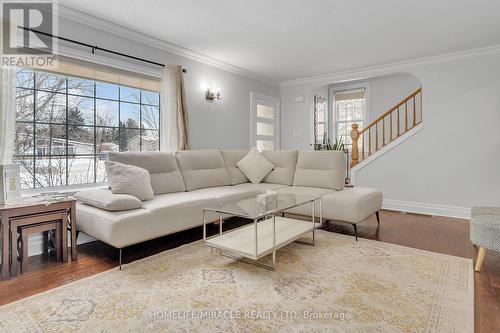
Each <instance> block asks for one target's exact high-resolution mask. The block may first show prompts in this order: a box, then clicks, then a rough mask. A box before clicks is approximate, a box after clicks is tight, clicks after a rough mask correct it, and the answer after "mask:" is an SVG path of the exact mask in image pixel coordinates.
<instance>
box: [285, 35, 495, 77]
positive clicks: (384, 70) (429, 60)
mask: <svg viewBox="0 0 500 333" xmlns="http://www.w3.org/2000/svg"><path fill="white" fill-rule="evenodd" d="M496 53H500V44H498V45H493V46H487V47H482V48H476V49H470V50H466V51H460V52H453V53H444V54H440V55H436V56H430V57H423V58H416V59H411V60H404V61H399V62H393V63H388V64H384V65H377V66H368V67H362V68H358V69H353V70H348V71H342V72H334V73H329V74H322V75H315V76H309V77H304V78H299V79H292V80H286V81H283V82H281V84H280V86H281V87H286V86H296V85H302V84H312V83H322V82H327V83H332V82H341V81H344V80H354V79H364V78H368V77H373V76H378V75H382V74H388V73H393V72H395V71H400V70H407V69H408V68H410V67H414V66H418V65H428V64H437V63H441V62H446V61H452V60H458V59H466V58H473V57H478V56H483V55H489V54H496Z"/></svg>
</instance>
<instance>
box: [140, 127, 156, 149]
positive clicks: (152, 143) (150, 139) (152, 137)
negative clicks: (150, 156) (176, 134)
mask: <svg viewBox="0 0 500 333" xmlns="http://www.w3.org/2000/svg"><path fill="white" fill-rule="evenodd" d="M141 133H142V151H156V150H160V133H159V132H158V131H148V130H147V131H145V130H143V131H141Z"/></svg>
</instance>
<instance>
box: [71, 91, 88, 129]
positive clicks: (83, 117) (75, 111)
mask: <svg viewBox="0 0 500 333" xmlns="http://www.w3.org/2000/svg"><path fill="white" fill-rule="evenodd" d="M68 124H75V125H93V124H94V99H93V98H87V97H80V96H68Z"/></svg>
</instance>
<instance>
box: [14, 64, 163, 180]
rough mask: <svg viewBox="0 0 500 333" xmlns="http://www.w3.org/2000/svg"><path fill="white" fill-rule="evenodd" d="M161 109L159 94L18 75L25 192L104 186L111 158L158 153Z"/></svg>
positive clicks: (17, 150) (19, 154) (19, 157)
mask: <svg viewBox="0 0 500 333" xmlns="http://www.w3.org/2000/svg"><path fill="white" fill-rule="evenodd" d="M159 104H160V95H159V93H158V92H153V91H147V90H141V89H137V88H132V87H127V86H121V85H116V84H111V83H106V82H100V81H94V80H88V79H83V78H77V77H69V76H65V75H58V74H53V73H48V72H43V71H34V70H28V69H19V70H18V72H17V103H16V112H17V120H16V140H15V147H14V156H15V161H16V162H17V163H19V164H21V187H22V188H24V189H29V188H41V187H52V186H65V185H76V184H86V183H94V182H103V181H105V179H106V172H105V170H104V161H105V159H106V154H107V152H109V151H151V150H158V149H159V142H160V137H159V126H160V110H159Z"/></svg>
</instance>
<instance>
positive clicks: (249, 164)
mask: <svg viewBox="0 0 500 333" xmlns="http://www.w3.org/2000/svg"><path fill="white" fill-rule="evenodd" d="M236 166H237V167H238V168H240V170H241V171H242V172H243V173H244V174H245V176H247V178H248V179H249V180H250V181H251V182H252V183H254V184H257V183H260V182H261V181H262V179H264V178H265V177H266V176H267V175H268V174H269V172H271V171H272V170H273V169H274V165H273V164H272V163H271V162H269V161H268V160H266V159H265V158H264V156H262V155H261V153H259V151H258V150H257V148H252V149H251V150H250V152H249V153H248V155H247V156H245V157H243V158H242V159H241V160H240V161H239V162H238V163H236Z"/></svg>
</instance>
